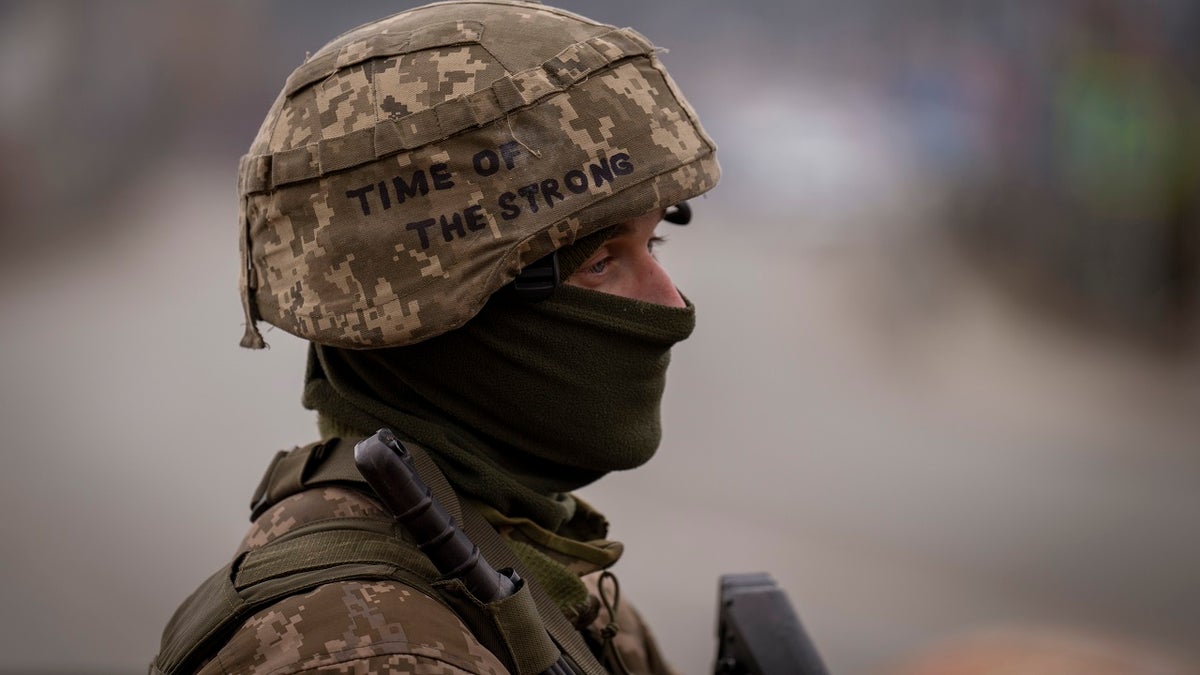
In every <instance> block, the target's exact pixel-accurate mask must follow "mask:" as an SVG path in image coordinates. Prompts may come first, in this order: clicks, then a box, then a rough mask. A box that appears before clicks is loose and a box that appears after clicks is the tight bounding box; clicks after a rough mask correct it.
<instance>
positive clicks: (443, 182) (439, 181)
mask: <svg viewBox="0 0 1200 675" xmlns="http://www.w3.org/2000/svg"><path fill="white" fill-rule="evenodd" d="M429 175H430V177H432V178H433V188H434V189H435V190H449V189H450V188H452V187H454V181H453V180H451V177H452V175H453V174H451V173H450V167H449V166H447V165H446V164H445V163H441V162H439V163H437V164H434V165H433V166H431V167H429Z"/></svg>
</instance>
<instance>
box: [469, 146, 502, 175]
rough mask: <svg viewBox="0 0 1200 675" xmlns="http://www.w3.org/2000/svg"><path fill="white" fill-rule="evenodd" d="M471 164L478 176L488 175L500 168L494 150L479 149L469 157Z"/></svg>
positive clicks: (498, 158) (498, 159)
mask: <svg viewBox="0 0 1200 675" xmlns="http://www.w3.org/2000/svg"><path fill="white" fill-rule="evenodd" d="M471 166H474V167H475V173H476V174H478V175H480V176H484V177H487V176H490V175H492V174H494V173H496V172H497V171H499V170H500V157H499V156H498V155H497V154H496V152H495V151H494V150H480V151H479V152H477V153H475V156H474V157H472V158H471Z"/></svg>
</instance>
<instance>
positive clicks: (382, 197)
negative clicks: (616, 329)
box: [379, 181, 392, 211]
mask: <svg viewBox="0 0 1200 675" xmlns="http://www.w3.org/2000/svg"><path fill="white" fill-rule="evenodd" d="M379 202H380V203H381V204H383V210H384V211H387V210H388V209H390V208H392V198H391V197H390V196H388V189H387V183H385V182H384V181H379Z"/></svg>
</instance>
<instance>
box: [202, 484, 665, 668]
mask: <svg viewBox="0 0 1200 675" xmlns="http://www.w3.org/2000/svg"><path fill="white" fill-rule="evenodd" d="M374 515H379V516H380V517H387V516H385V515H383V509H382V507H381V506H380V505H379V504H378V503H377V502H376V501H374V500H373V499H371V498H369V497H366V496H365V495H363V494H361V493H359V492H356V491H353V490H350V489H346V488H342V487H337V486H332V487H317V488H313V489H310V490H307V491H304V492H301V493H299V494H296V495H293V496H291V497H289V498H287V499H284V500H283V501H281V502H279V503H278V504H276V505H275V506H273V507H271V508H270V509H268V510H267V511H266V512H264V513H263V514H262V515H261V516H260V517H259V518H258V519H256V520H255V521H254V523H253V524H252V525H251V527H250V530H249V532H248V533H247V534H246V537H245V539H244V540H243V541H242V544H241V547H240V548H239V550H238V554H239V555H240V554H241V553H243V552H245V551H250V550H253V549H255V548H258V547H261V546H264V545H266V544H267V543H268V542H270V541H272V540H274V539H276V538H278V537H281V536H283V535H285V534H286V533H288V532H290V531H292V530H294V529H296V528H299V527H301V526H303V525H307V524H312V523H315V522H318V521H322V520H333V519H337V518H343V517H362V516H366V517H371V516H374ZM499 529H500V530H501V532H502V533H504V534H510V535H511V533H510V532H505V530H506V529H509V528H504V527H501V528H499ZM546 534H547V535H549V533H546ZM549 536H550V537H553V536H554V535H549ZM612 546H613V547H615V548H616V549H617V553H619V548H620V545H619V544H615V543H613V544H612ZM543 552H544V553H547V554H548V555H552V556H553V557H554V558H555V559H556V560H558V561H560V562H563V563H565V566H566V567H567V568H568V569H571V570H572V571H574V572H578V573H579V574H580V575H581V577H582V579H583V581H584V583H585V585H586V587H587V589H588V592H589V593H590V594H591V595H592V596H597V595H598V594H599V593H598V589H597V584H598V579H599V576H600V574H601V570H600V569H599V568H598V567H597V566H596V565H594V564H590V563H588V562H586V561H583V560H575V561H569V560H564V559H563V555H562V553H561V551H548V550H544V551H543ZM614 557H615V556H614ZM615 618H616V624H617V625H619V627H620V630H619V632H618V633H617V635H616V637H615V638H614V640H613V646H614V647H615V648H616V650H617V653H618V654H619V655H620V657H621V660H622V661H623V662H624V664H625V665H626V666H627V667H628V668H629V671H630V672H631V673H646V674H650V675H660V674H668V673H672V672H673V671H672V670H671V669H670V668H669V667H668V666H667V665H666V664H665V662H664V661H663V659H662V657H661V655H660V653H659V650H658V647H657V644H656V643H655V641H654V638H653V636H652V635H651V634H650V631H649V630H648V629H647V627H646V626H645V624H644V623H643V621H642V619H641V617H640V615H638V613H637V612H636V610H634V609H633V608H632V607H631V606H630V605H629V603H627V602H621V603H620V604H619V605H618V607H617V609H616V617H615ZM610 623H612V618H611V617H610V616H609V614H608V612H607V610H605V609H603V608H601V609H600V610H599V612H598V614H596V616H595V619H594V620H593V621H592V622H591V624H590V626H588V627H587V628H586V629H585V636H587V637H590V638H592V639H593V640H594V642H595V643H596V644H600V643H601V641H602V632H603V630H604V628H605V627H606V626H608V625H609V624H610ZM199 672H200V673H202V674H203V675H213V674H216V673H223V674H229V675H232V674H239V675H240V674H245V675H251V674H253V675H266V674H267V673H270V674H271V675H287V674H289V673H355V674H356V675H365V674H370V673H414V674H416V673H422V674H442V673H445V674H459V673H470V674H474V675H493V674H501V673H507V672H508V671H507V670H506V669H505V667H504V666H503V665H502V664H501V662H500V661H499V660H498V659H497V658H496V656H494V655H493V654H492V653H491V652H489V651H488V650H487V649H486V648H484V647H483V645H481V644H480V643H479V641H478V640H476V639H475V637H474V636H473V635H472V634H471V633H470V631H468V629H467V628H466V626H465V625H464V624H463V622H462V621H461V620H460V619H459V618H458V616H457V615H456V614H454V612H452V611H451V610H450V609H448V608H447V607H446V606H445V605H444V604H442V603H441V602H439V601H437V600H435V599H434V598H432V597H430V596H428V595H426V594H424V593H422V592H421V591H418V590H416V589H414V588H410V587H408V586H405V585H403V584H401V583H398V582H391V581H387V582H384V581H373V580H361V581H354V580H350V581H341V582H333V583H328V584H325V585H323V586H319V587H317V588H316V589H314V590H312V591H310V592H307V593H302V594H298V595H294V596H291V597H288V598H285V599H283V600H281V601H279V602H277V603H275V604H274V605H272V606H270V607H267V608H266V609H264V610H262V611H259V612H258V613H257V614H254V615H253V616H251V617H250V618H249V619H248V620H246V621H245V622H244V623H243V624H242V625H241V627H240V628H238V630H237V631H236V632H235V633H234V634H233V635H232V637H231V638H230V639H229V640H228V642H226V643H225V644H224V645H223V646H222V647H221V648H220V650H219V651H218V652H217V653H216V654H215V655H214V656H212V657H211V658H210V659H209V660H208V661H207V662H206V663H205V664H204V665H203V666H202V667H201V668H200V670H199Z"/></svg>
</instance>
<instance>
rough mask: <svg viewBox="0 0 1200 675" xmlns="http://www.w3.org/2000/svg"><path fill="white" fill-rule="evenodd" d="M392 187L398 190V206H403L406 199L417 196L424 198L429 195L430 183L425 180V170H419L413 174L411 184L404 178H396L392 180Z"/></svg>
mask: <svg viewBox="0 0 1200 675" xmlns="http://www.w3.org/2000/svg"><path fill="white" fill-rule="evenodd" d="M392 187H394V188H396V203H397V204H403V203H404V199H405V198H406V197H416V196H417V194H420V195H421V196H422V197H424V196H425V195H427V194H429V181H428V180H427V179H426V178H425V170H424V169H417V170H416V171H414V172H413V175H412V182H411V184H410V183H405V182H404V179H403V178H401V177H400V176H396V177H395V178H393V179H392Z"/></svg>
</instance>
